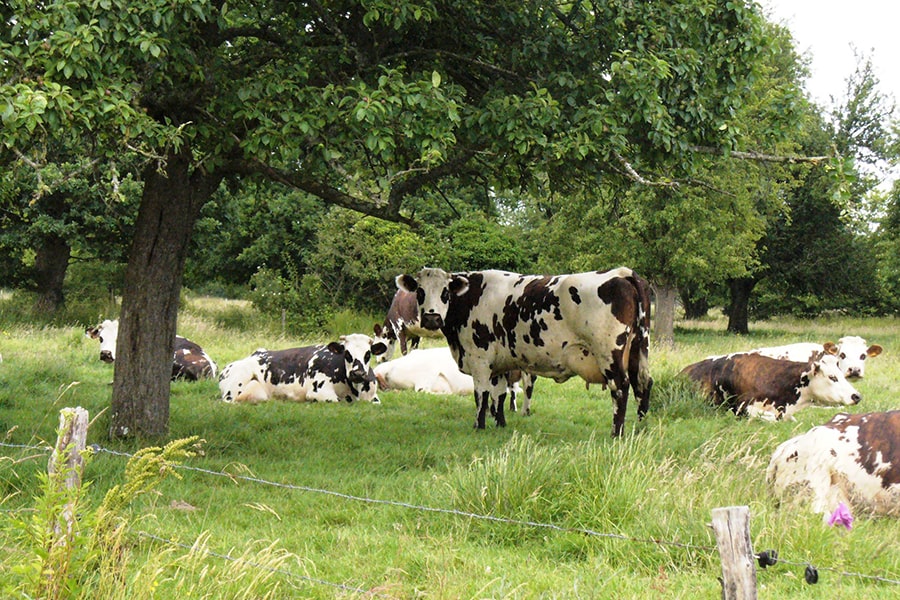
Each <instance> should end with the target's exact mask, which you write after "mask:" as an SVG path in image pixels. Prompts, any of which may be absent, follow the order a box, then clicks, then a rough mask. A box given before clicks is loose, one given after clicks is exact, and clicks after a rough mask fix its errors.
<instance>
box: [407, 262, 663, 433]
mask: <svg viewBox="0 0 900 600" xmlns="http://www.w3.org/2000/svg"><path fill="white" fill-rule="evenodd" d="M397 286H398V287H399V288H400V289H402V290H406V291H408V292H411V293H415V294H416V300H417V303H418V306H419V320H420V322H421V324H422V326H423V327H425V328H426V329H430V330H440V331H441V332H442V333H443V334H444V336H445V337H446V338H447V342H448V344H449V346H450V350H451V352H452V354H453V359H454V360H455V361H456V364H457V365H458V366H459V368H460V370H461V371H462V372H463V373H468V374H469V375H471V376H472V377H473V379H474V384H475V403H476V406H477V413H476V419H475V427H476V428H478V429H483V428H484V425H485V415H486V413H487V410H488V408H489V407H490V408H491V412H492V413H493V416H494V420H495V421H496V423H497V425H498V426H500V427H502V426H504V425H506V418H505V415H504V412H503V403H504V401H505V399H506V395H507V390H508V389H509V387H510V384H509V372H510V371H513V370H516V369H518V370H522V371H525V372H527V373H529V374H530V375H531V376H541V377H550V378H552V379H554V380H556V381H557V382H562V381H565V380H567V379H569V378H570V377H572V376H573V375H578V376H580V377H582V378H583V379H584V380H585V381H587V382H589V383H601V384H603V385H604V386H606V385H608V386H609V387H610V390H611V392H612V397H613V400H614V402H615V411H614V417H613V435H619V434H621V433H622V429H623V427H624V425H625V408H626V405H627V402H628V390H629V386H634V390H635V395H636V396H637V397H638V398H639V399H640V405H639V407H638V417H639V418H641V417H643V416H644V415H645V414H646V412H647V409H648V408H649V402H650V388H651V386H652V384H653V379H652V378H651V377H650V371H649V366H648V360H647V354H648V346H649V337H650V335H649V334H650V299H649V288H648V286H647V284H646V282H645V281H644V280H643V279H641V278H640V277H638V276H637V275H635V274H634V272H632V270H631V269H628V268H625V267H621V268H619V269H616V270H614V271H609V272H606V273H604V272H600V271H597V272H591V273H578V274H574V275H558V276H542V275H519V274H517V273H508V272H505V271H495V270H490V271H471V272H468V273H448V272H446V271H444V270H442V269H432V268H425V269H422V270H421V271H419V273H418V274H416V275H415V276H413V275H406V274H404V275H398V276H397Z"/></svg>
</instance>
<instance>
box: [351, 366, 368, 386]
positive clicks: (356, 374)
mask: <svg viewBox="0 0 900 600" xmlns="http://www.w3.org/2000/svg"><path fill="white" fill-rule="evenodd" d="M347 379H348V380H349V381H350V383H365V381H366V369H362V368H356V369H351V370H350V371H349V372H348V373H347Z"/></svg>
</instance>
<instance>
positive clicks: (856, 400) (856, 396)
mask: <svg viewBox="0 0 900 600" xmlns="http://www.w3.org/2000/svg"><path fill="white" fill-rule="evenodd" d="M850 400H851V401H852V402H853V404H859V402H860V400H862V396H860V395H859V394H853V395H852V396H850Z"/></svg>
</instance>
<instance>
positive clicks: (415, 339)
mask: <svg viewBox="0 0 900 600" xmlns="http://www.w3.org/2000/svg"><path fill="white" fill-rule="evenodd" d="M420 341H422V338H420V337H419V336H417V335H412V336H410V337H409V349H410V350H415V349H416V348H418V347H419V342H420Z"/></svg>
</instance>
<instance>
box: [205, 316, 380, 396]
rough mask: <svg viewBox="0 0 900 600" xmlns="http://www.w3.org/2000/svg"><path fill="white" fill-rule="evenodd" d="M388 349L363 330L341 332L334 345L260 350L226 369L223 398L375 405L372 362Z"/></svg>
mask: <svg viewBox="0 0 900 600" xmlns="http://www.w3.org/2000/svg"><path fill="white" fill-rule="evenodd" d="M384 351H385V346H384V344H383V343H381V342H373V340H372V338H370V337H369V336H367V335H363V334H360V333H354V334H350V335H345V336H341V338H340V341H338V342H331V343H330V344H318V345H315V346H304V347H301V348H290V349H287V350H266V349H265V348H260V349H259V350H257V351H256V352H254V353H253V354H251V355H250V356H248V357H247V358H243V359H241V360H237V361H235V362H233V363H230V364H229V365H228V366H226V367H225V368H224V369H222V373H221V375H219V391H221V393H222V400H224V401H225V402H249V403H251V404H256V403H258V402H264V401H266V400H269V399H271V398H284V399H286V400H293V401H295V402H317V401H320V400H321V401H323V402H338V401H340V400H346V401H347V402H353V401H354V400H365V401H369V402H374V403H377V402H379V399H378V382H377V380H376V379H375V373H374V372H373V371H372V368H371V367H370V366H369V361H370V360H371V358H372V356H376V355H378V354H381V353H383V352H384Z"/></svg>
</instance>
